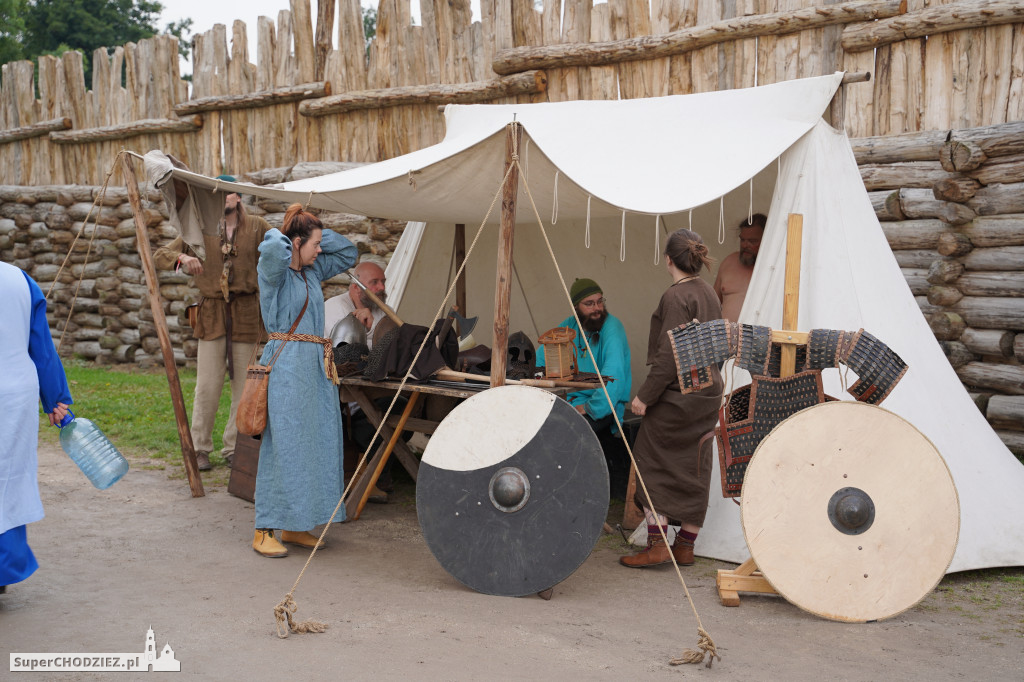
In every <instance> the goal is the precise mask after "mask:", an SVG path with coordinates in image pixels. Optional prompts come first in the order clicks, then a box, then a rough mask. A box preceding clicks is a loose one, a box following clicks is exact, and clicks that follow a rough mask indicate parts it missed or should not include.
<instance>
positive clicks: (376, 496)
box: [366, 486, 388, 504]
mask: <svg viewBox="0 0 1024 682" xmlns="http://www.w3.org/2000/svg"><path fill="white" fill-rule="evenodd" d="M366 501H367V502H373V503H374V504H387V503H388V494H387V493H386V492H384V491H383V490H381V489H380V488H378V487H377V486H373V490H371V491H370V496H369V497H367V498H366Z"/></svg>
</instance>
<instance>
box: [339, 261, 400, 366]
mask: <svg viewBox="0 0 1024 682" xmlns="http://www.w3.org/2000/svg"><path fill="white" fill-rule="evenodd" d="M353 272H355V274H356V277H358V278H359V281H360V282H362V283H363V286H365V287H366V288H367V289H369V290H370V291H372V292H373V293H374V295H375V296H376V297H377V298H379V299H380V300H382V301H384V302H385V303H387V295H388V294H387V290H386V286H385V285H386V284H387V278H386V277H385V276H384V270H383V269H382V268H381V267H380V266H379V265H377V264H376V263H373V262H370V261H363V262H362V263H360V264H359V265H357V266H356V267H355V268H354V269H353ZM346 315H352V316H353V317H355V318H356V319H357V320H359V321H360V322H361V323H362V324H363V326H364V327H366V345H367V347H368V348H370V349H371V350H372V349H373V332H374V331H375V330H376V328H377V323H378V322H380V321H381V319H383V317H384V311H383V310H381V309H380V307H379V306H378V305H377V304H376V303H374V302H373V301H372V300H371V299H370V297H369V296H367V295H366V294H365V293H363V290H362V288H361V287H360V286H359V285H358V284H354V283H353V284H351V285H350V286H349V288H348V293H344V294H339V295H337V296H332V297H331V298H329V299H327V300H326V301H325V302H324V335H325V336H326V337H327V338H329V339H331V341H333V342H334V343H335V345H337V343H338V342H339V341H341V339H335V338H334V336H335V335H337V334H339V333H340V331H341V330H340V327H339V325H338V323H339V322H340V321H341V320H343V319H344V318H345V316H346Z"/></svg>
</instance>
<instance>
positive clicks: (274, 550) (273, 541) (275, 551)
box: [252, 528, 288, 558]
mask: <svg viewBox="0 0 1024 682" xmlns="http://www.w3.org/2000/svg"><path fill="white" fill-rule="evenodd" d="M252 548H253V550H254V551H256V552H257V553H259V554H262V555H263V556H265V557H271V558H276V557H282V556H288V548H287V547H285V546H284V545H282V544H281V543H280V542H278V541H277V538H275V537H274V531H272V530H266V529H262V528H257V529H256V534H255V535H254V536H253V538H252Z"/></svg>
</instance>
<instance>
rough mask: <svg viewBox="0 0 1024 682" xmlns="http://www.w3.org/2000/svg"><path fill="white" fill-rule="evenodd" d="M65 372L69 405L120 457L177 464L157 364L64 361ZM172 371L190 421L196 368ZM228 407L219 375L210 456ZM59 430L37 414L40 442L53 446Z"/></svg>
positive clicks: (177, 448) (165, 388) (177, 445)
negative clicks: (147, 366) (149, 366)
mask: <svg viewBox="0 0 1024 682" xmlns="http://www.w3.org/2000/svg"><path fill="white" fill-rule="evenodd" d="M65 372H66V374H67V377H68V383H69V384H70V386H71V396H72V398H73V399H74V401H75V402H74V405H72V407H71V409H72V411H73V412H74V413H75V415H77V416H79V417H86V418H88V419H91V420H92V421H93V422H94V423H95V424H96V425H97V426H99V428H100V429H101V430H102V431H103V433H105V434H106V436H107V438H109V439H110V440H111V442H112V443H114V445H115V446H116V447H117V449H118V450H120V451H121V453H122V454H123V455H124V456H125V457H127V458H129V459H135V460H137V459H140V458H142V459H148V460H150V461H151V465H152V467H153V468H162V462H161V460H169V461H170V462H173V463H178V464H180V462H181V441H180V440H179V438H178V426H177V422H176V421H175V418H174V405H173V403H172V402H171V392H170V388H169V385H168V381H167V374H166V373H165V372H164V370H163V369H139V368H138V367H132V366H125V365H119V366H115V367H97V366H95V365H88V366H86V365H82V364H78V363H75V362H74V361H65ZM178 377H179V381H180V383H181V392H182V395H183V396H184V398H185V410H186V412H187V413H188V416H189V421H190V423H191V419H192V399H193V396H194V395H195V387H196V371H195V369H179V370H178ZM230 409H231V387H230V385H229V384H228V383H227V381H225V384H224V390H223V391H221V396H220V407H219V409H218V410H217V421H216V424H215V425H214V428H213V451H214V453H215V454H214V457H213V459H214V461H219V457H218V456H217V455H218V454H219V452H220V449H221V447H222V445H223V444H222V442H221V441H222V438H221V434H222V433H223V431H224V425H225V424H226V423H227V419H228V412H229V410H230ZM59 434H60V432H59V431H58V430H57V429H55V428H52V427H51V426H50V423H49V420H47V419H46V416H45V415H43V416H42V418H41V420H40V426H39V439H40V442H42V443H46V444H50V445H55V446H59V444H60V437H59ZM146 466H147V468H149V466H150V465H146Z"/></svg>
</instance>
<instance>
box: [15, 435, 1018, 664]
mask: <svg viewBox="0 0 1024 682" xmlns="http://www.w3.org/2000/svg"><path fill="white" fill-rule="evenodd" d="M178 475H180V470H179V471H178ZM206 476H207V477H208V478H207V480H208V484H207V496H206V497H204V498H199V499H193V498H191V497H190V495H189V491H188V486H187V484H186V483H185V481H184V480H183V479H181V478H175V477H173V476H169V472H168V471H158V470H146V469H145V468H144V467H142V466H139V463H133V469H132V471H131V472H129V474H128V476H126V477H125V479H123V480H122V481H121V482H119V483H118V484H116V485H115V486H114V487H113V488H111V489H110V490H107V491H97V490H95V489H93V488H92V486H90V485H89V484H88V482H87V481H86V479H85V477H84V476H82V475H81V474H80V473H79V472H78V470H77V469H76V468H75V466H74V464H72V463H71V461H70V460H68V459H67V458H66V457H65V456H64V455H63V453H61V452H60V451H59V450H54V449H52V448H44V449H43V450H42V451H41V452H40V482H41V489H42V495H43V501H44V504H45V505H46V514H47V515H46V519H45V520H43V521H41V522H39V523H36V524H32V525H31V526H30V527H29V542H30V543H31V545H32V547H33V548H34V550H35V552H36V554H37V556H38V558H39V562H40V565H41V568H40V570H39V571H38V572H37V573H36V574H35V575H34V576H32V577H31V578H29V579H28V580H27V581H25V582H23V583H20V584H18V585H14V586H12V587H10V588H9V590H8V594H6V595H2V596H0V652H2V653H4V654H5V655H4V656H3V658H2V659H0V679H18V678H20V677H21V675H19V674H16V673H11V672H8V657H7V656H6V654H7V653H10V652H88V653H102V652H126V651H127V652H135V651H142V649H143V644H144V640H145V633H146V630H147V628H148V627H150V626H152V628H153V629H154V631H155V632H156V639H157V647H158V649H161V648H163V646H164V644H165V643H169V644H170V645H171V647H172V648H173V649H174V651H175V656H176V657H177V659H178V660H179V661H181V673H179V675H182V676H191V677H198V678H204V679H207V678H208V679H243V680H264V679H272V678H277V679H295V680H320V679H324V680H328V679H329V680H336V679H344V678H357V679H367V678H370V677H373V678H376V679H389V680H390V679H406V680H408V679H413V678H416V679H429V680H475V679H481V678H491V677H503V678H508V679H545V680H546V679H559V680H569V679H573V680H575V679H587V680H630V679H680V678H683V677H689V678H703V679H712V678H715V679H728V680H733V679H744V680H821V679H830V680H881V679H885V680H925V679H927V680H932V681H934V680H960V679H969V680H1020V679H1024V598H1022V594H1024V586H1022V585H1021V581H1022V579H1024V571H1022V570H1020V569H1011V570H1010V571H1002V572H992V571H989V572H984V573H981V574H980V575H979V574H974V575H973V576H969V577H964V578H959V579H958V578H953V579H947V581H945V582H944V583H943V585H942V586H941V587H940V589H939V590H937V591H936V592H935V593H934V594H932V595H930V596H929V597H928V598H926V599H925V601H924V602H922V603H921V604H920V605H918V606H917V607H915V608H913V609H911V610H910V611H908V612H907V613H905V614H903V615H900V616H898V617H895V618H892V619H890V620H887V621H884V622H880V623H873V624H867V625H848V624H840V623H834V622H830V621H825V620H821V619H819V618H817V617H815V616H812V615H810V614H807V613H805V612H803V611H801V610H799V609H797V608H796V607H794V606H792V605H790V604H789V603H787V602H786V601H784V600H783V599H781V598H780V597H776V596H761V597H759V596H753V595H750V596H746V595H745V596H744V597H743V603H742V605H741V606H740V607H739V608H731V609H730V608H725V607H722V606H721V605H720V604H719V602H718V598H717V596H716V593H715V590H714V571H715V569H717V568H721V567H725V566H726V565H725V564H721V563H719V562H713V561H708V560H703V559H698V562H697V565H696V566H693V567H689V568H686V569H684V575H685V577H686V580H687V583H688V585H689V587H690V590H691V593H692V595H693V598H694V601H695V603H696V608H697V611H698V613H699V614H700V617H701V619H702V620H703V623H704V625H705V627H706V628H707V630H708V631H709V632H710V633H711V636H712V637H713V638H714V640H715V642H716V643H717V645H718V647H719V649H720V651H721V654H722V660H721V661H720V662H716V663H715V665H714V667H713V668H712V669H710V670H708V669H706V668H704V667H703V666H681V667H671V666H669V665H668V664H667V661H668V660H669V659H670V658H671V657H673V656H676V655H678V654H679V653H680V652H681V651H682V649H683V648H686V647H690V646H693V645H694V644H695V643H696V629H697V626H696V620H695V618H694V614H693V612H692V611H691V609H690V607H689V605H688V604H687V602H686V598H685V596H684V595H683V593H682V589H681V587H680V586H679V583H678V581H677V579H676V578H675V577H674V573H673V572H672V570H671V568H670V567H662V568H656V569H647V570H642V571H638V570H629V569H625V568H621V567H619V566H618V565H617V558H618V556H619V555H621V554H622V553H624V552H625V548H624V547H623V545H622V543H621V540H620V539H619V538H616V537H612V536H607V537H605V538H604V539H602V540H601V542H599V544H598V547H597V548H596V549H595V550H594V552H593V554H592V555H591V556H590V558H589V559H588V560H587V561H586V562H585V563H584V564H583V566H582V567H581V568H580V569H579V570H578V571H577V572H576V573H575V574H573V575H572V576H570V577H569V578H568V579H567V580H566V581H565V582H563V583H562V584H560V585H558V586H557V587H556V588H555V591H554V597H553V599H552V600H551V601H543V600H541V599H539V598H537V597H529V598H518V599H516V598H503V597H491V596H485V595H481V594H478V593H475V592H473V591H471V590H468V589H466V588H464V587H462V586H461V585H459V584H458V583H457V582H456V581H455V580H454V579H452V578H451V577H450V576H449V575H448V574H447V573H446V572H445V571H444V570H443V569H442V568H441V566H440V565H439V564H438V563H437V562H436V561H435V560H434V558H433V556H432V555H431V554H430V552H429V550H428V549H427V547H426V545H425V544H424V542H423V539H422V536H421V534H420V531H419V526H418V524H417V521H416V510H415V504H414V494H413V491H412V490H411V486H407V487H405V488H403V489H400V490H399V491H398V494H397V499H396V500H395V501H394V502H393V503H392V504H388V505H385V506H373V507H370V508H369V509H368V511H367V512H366V513H365V514H364V515H363V518H362V519H361V520H359V521H357V522H354V523H349V524H344V525H340V526H337V527H335V528H334V529H332V532H331V533H330V534H329V536H328V538H329V541H330V547H329V548H328V549H327V550H326V551H323V552H320V553H318V554H317V556H316V557H315V559H314V561H313V562H312V564H311V566H310V568H309V570H307V571H306V573H305V575H304V577H303V578H302V581H301V583H300V585H299V587H298V589H297V591H296V593H295V598H296V602H297V603H298V605H299V612H298V614H297V617H298V618H300V619H301V618H308V617H312V618H318V619H321V620H324V621H327V622H328V623H329V624H330V628H329V629H328V630H327V632H326V633H324V634H316V635H292V636H291V637H290V638H288V639H279V638H278V637H277V636H276V634H275V629H274V620H273V614H272V611H273V607H274V605H275V604H276V603H278V601H280V600H281V599H282V597H283V596H284V594H285V593H286V592H287V591H288V590H289V589H290V588H291V586H292V584H293V583H294V582H295V580H296V578H297V577H298V575H299V572H300V571H301V570H302V567H303V563H304V561H305V558H306V556H307V555H308V553H307V552H305V551H293V553H292V554H291V555H290V556H289V557H287V558H284V559H274V560H271V559H265V558H262V557H260V556H258V555H256V554H255V553H254V552H253V551H252V549H251V548H250V541H251V538H252V519H253V507H252V505H251V504H249V503H247V502H244V501H242V500H240V499H238V498H235V497H232V496H230V495H228V494H227V492H226V490H225V488H224V485H223V481H224V480H225V476H224V469H223V468H221V469H220V470H215V471H214V472H212V475H206ZM1001 575H1002V576H1007V575H1008V576H1009V578H1008V579H1007V578H1006V577H1002V578H1000V576H1001ZM136 676H137V675H131V674H126V673H105V674H100V673H63V674H61V675H53V674H52V673H44V674H42V675H37V676H36V679H53V678H57V679H82V680H86V679H97V678H106V677H112V678H114V679H131V678H132V677H136Z"/></svg>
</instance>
